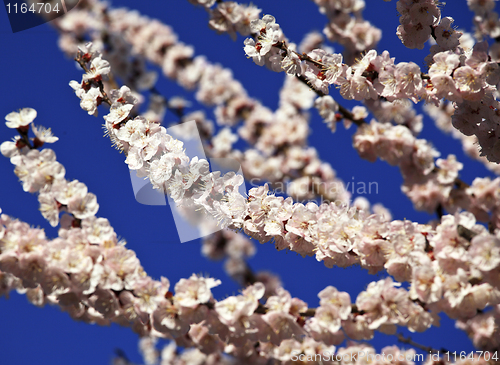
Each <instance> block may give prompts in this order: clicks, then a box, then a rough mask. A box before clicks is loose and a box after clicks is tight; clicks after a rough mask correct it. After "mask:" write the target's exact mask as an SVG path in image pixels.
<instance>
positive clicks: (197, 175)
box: [105, 110, 500, 337]
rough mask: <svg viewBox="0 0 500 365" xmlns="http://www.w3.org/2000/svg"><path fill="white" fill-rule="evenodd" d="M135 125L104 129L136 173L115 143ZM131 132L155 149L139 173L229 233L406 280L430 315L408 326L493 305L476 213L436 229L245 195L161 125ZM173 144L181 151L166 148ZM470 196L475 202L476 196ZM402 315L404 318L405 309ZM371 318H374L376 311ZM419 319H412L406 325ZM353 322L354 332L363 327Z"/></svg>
mask: <svg viewBox="0 0 500 365" xmlns="http://www.w3.org/2000/svg"><path fill="white" fill-rule="evenodd" d="M112 112H113V111H112V110H110V114H111V113H112ZM105 119H106V117H105ZM137 122H139V123H147V121H144V120H143V118H141V117H136V118H135V119H129V117H128V116H127V117H125V118H123V119H122V120H121V121H120V122H119V123H117V124H114V125H112V124H110V123H109V121H107V126H108V133H110V134H114V137H113V139H114V140H115V141H116V143H118V144H119V145H121V146H122V147H123V150H124V151H125V152H126V154H127V163H128V164H129V168H131V169H134V168H137V167H136V165H134V164H131V163H130V162H129V155H128V150H129V149H130V148H133V146H132V145H129V144H128V143H125V142H126V141H124V140H122V139H121V136H122V135H123V134H122V132H121V131H122V130H123V129H125V130H128V128H130V127H128V125H131V126H135V125H136V123H137ZM133 130H134V133H135V132H137V133H139V136H138V138H137V139H138V140H142V141H145V143H144V145H141V146H142V147H141V148H149V147H147V146H148V143H149V141H151V143H152V145H153V147H152V148H153V153H151V154H149V155H148V156H149V157H145V158H143V159H142V160H141V162H140V163H139V165H138V166H140V167H139V168H141V169H144V173H146V174H148V176H149V177H150V180H151V182H152V184H153V186H155V187H156V188H157V189H160V190H162V191H164V192H168V193H170V194H172V197H173V198H174V200H175V201H176V202H178V203H181V202H184V203H185V202H186V201H189V202H190V204H192V203H194V204H195V205H197V206H199V207H202V208H203V209H204V210H205V211H206V212H207V213H208V214H212V215H214V216H215V217H217V218H218V219H219V220H220V222H221V224H223V225H225V226H227V227H230V228H236V229H243V230H244V232H245V233H246V234H248V235H250V236H251V237H253V238H255V239H257V240H258V241H260V242H266V241H269V240H272V241H274V242H275V245H276V247H277V249H285V248H286V249H290V250H293V251H295V252H298V253H300V254H301V255H303V256H305V255H313V254H314V255H316V258H317V259H318V260H321V261H324V262H325V264H326V265H327V266H333V265H336V266H342V267H346V266H350V265H353V264H360V265H361V266H362V267H365V268H367V269H369V270H370V271H371V272H373V273H374V272H377V271H380V270H382V269H386V270H387V272H388V273H389V274H391V275H393V276H394V277H395V278H396V280H398V281H410V282H411V287H410V291H409V293H408V294H406V296H405V297H406V298H411V299H413V300H418V301H419V302H421V303H426V305H427V307H426V308H427V309H424V308H423V307H421V306H416V307H415V306H410V307H409V308H410V309H409V310H410V312H408V313H409V314H406V315H403V318H404V319H405V322H406V323H407V325H408V323H415V325H414V326H413V325H410V328H412V329H415V330H423V329H425V328H427V327H428V326H429V325H430V324H431V323H432V321H433V319H432V318H433V317H432V316H431V313H438V312H440V311H444V312H446V313H447V314H448V315H450V316H452V317H454V318H462V319H464V320H467V319H470V318H473V317H474V316H475V315H476V313H477V310H478V309H479V310H482V309H483V308H485V307H486V306H492V305H493V306H494V305H497V304H498V301H499V299H500V297H499V292H498V286H499V285H498V280H497V278H496V277H497V274H496V273H497V271H498V270H499V267H500V251H498V247H497V246H498V240H499V237H498V236H496V235H492V234H490V233H489V232H488V231H487V230H486V229H485V228H484V227H483V226H481V225H478V224H476V221H475V218H474V215H473V214H472V213H460V214H459V213H457V214H455V216H451V215H447V216H443V218H442V220H441V224H440V225H437V226H434V227H433V226H429V225H418V224H415V223H411V222H408V221H405V222H401V221H393V222H388V221H386V220H384V218H383V217H382V216H378V215H369V214H368V212H366V211H363V210H361V209H359V208H357V207H349V206H348V205H346V204H345V203H340V202H338V203H330V204H322V205H321V206H318V205H316V204H314V203H308V204H306V205H303V204H301V203H293V201H292V199H291V198H287V199H284V198H283V197H277V196H274V195H273V194H269V189H268V187H267V185H265V186H264V187H260V188H254V189H251V190H250V191H249V192H248V198H245V197H243V196H242V195H241V194H240V193H239V191H238V189H237V187H238V186H239V185H240V184H241V183H242V177H241V176H238V175H234V174H231V175H229V176H228V175H225V176H220V174H217V173H213V172H209V171H208V167H207V165H206V162H204V161H203V160H200V161H199V160H198V159H197V158H194V159H192V160H190V159H189V158H187V156H185V154H183V152H182V148H181V142H179V141H176V142H175V143H174V141H173V140H172V137H170V136H169V135H168V134H166V131H165V129H164V128H163V127H156V128H155V127H154V126H149V124H148V127H147V128H136V127H133ZM155 132H156V133H155ZM125 135H128V133H125ZM158 141H159V142H158ZM175 144H179V147H176V148H173V147H171V146H173V145H175ZM380 150H381V151H386V150H389V151H390V149H384V148H380ZM139 155H141V154H139ZM397 157H398V156H394V157H393V158H397ZM135 162H136V160H134V163H135ZM438 163H439V165H441V167H442V170H441V171H447V170H449V171H450V172H449V173H448V174H442V176H441V175H440V177H439V178H440V179H442V180H443V181H445V182H447V183H451V182H453V181H454V179H455V176H456V171H457V170H459V169H457V167H456V164H454V163H453V159H452V158H451V159H448V160H438ZM145 166H146V167H145ZM431 169H432V165H431ZM453 171H455V175H454V173H453ZM495 190H497V189H495ZM483 196H484V195H483ZM217 197H219V199H217ZM476 198H477V199H479V201H481V195H480V194H478V196H477V197H476ZM483 199H484V200H482V202H483V203H482V204H483V205H484V204H486V205H487V204H491V202H492V200H491V199H489V198H487V197H485V198H483ZM494 201H496V199H495V200H494ZM486 208H487V209H491V208H493V207H486ZM462 231H464V232H467V233H464V232H462ZM463 236H465V237H466V238H464V237H463ZM458 242H461V247H459V246H457V243H458ZM457 250H458V251H457ZM459 251H460V252H461V253H460V254H459V253H458V252H459ZM457 254H458V256H457ZM471 282H473V283H474V285H472V284H471ZM457 285H458V286H457ZM457 288H460V289H458V290H457ZM407 300H408V299H407ZM370 303H373V299H370ZM408 303H411V301H410V302H408ZM405 305H407V304H405ZM431 308H432V310H431ZM361 310H363V311H364V310H365V309H361ZM429 310H431V312H428V311H429ZM398 311H399V312H400V313H403V312H402V309H399V310H398ZM319 313H322V311H319ZM377 313H379V316H380V314H381V313H382V312H380V310H378V312H377ZM415 315H416V316H417V317H416V319H412V318H413V316H415ZM379 316H378V317H376V319H375V320H373V322H374V323H375V325H373V326H375V328H378V327H380V326H381V327H382V328H384V327H383V326H382V325H381V323H379V321H380V320H381V318H384V319H383V321H384V322H388V323H384V326H387V325H388V324H394V323H395V322H394V321H395V319H390V317H389V316H382V317H379ZM330 318H331V315H330ZM356 318H357V317H356ZM360 318H362V317H360ZM425 318H427V319H425ZM367 322H368V323H367V327H365V330H366V328H368V329H370V325H369V323H370V322H371V321H367ZM396 323H397V322H396ZM398 324H399V323H398ZM356 325H357V326H358V327H356V328H357V330H362V327H361V328H360V327H359V325H358V324H356ZM422 326H423V327H422ZM330 328H334V327H330ZM344 330H346V329H345V328H344ZM387 330H388V329H387ZM346 331H347V330H346ZM388 331H389V330H388ZM352 336H354V337H356V336H355V335H354V334H353V335H352Z"/></svg>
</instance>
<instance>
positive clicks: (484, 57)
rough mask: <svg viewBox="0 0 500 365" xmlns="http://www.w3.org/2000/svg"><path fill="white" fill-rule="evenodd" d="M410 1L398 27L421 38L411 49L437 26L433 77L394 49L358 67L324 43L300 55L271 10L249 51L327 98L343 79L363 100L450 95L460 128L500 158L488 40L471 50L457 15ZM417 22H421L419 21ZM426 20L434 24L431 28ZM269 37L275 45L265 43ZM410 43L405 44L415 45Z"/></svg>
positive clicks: (255, 26) (495, 76)
mask: <svg viewBox="0 0 500 365" xmlns="http://www.w3.org/2000/svg"><path fill="white" fill-rule="evenodd" d="M402 3H404V2H401V1H400V2H398V4H402ZM408 4H409V5H408V6H409V7H408V8H402V9H401V10H400V12H401V13H402V14H403V16H402V18H401V19H402V22H403V24H404V25H401V26H400V28H401V29H399V28H398V29H399V31H400V37H401V38H403V39H411V40H412V42H416V43H415V44H412V45H410V47H411V46H416V45H420V44H423V42H425V41H427V39H428V38H429V36H430V34H431V32H433V34H434V37H435V40H436V42H437V45H435V46H433V47H431V55H430V56H431V57H430V58H429V59H428V62H429V73H428V75H424V74H423V73H422V71H421V70H420V67H419V66H418V65H417V64H415V63H413V62H400V63H397V64H396V63H395V62H394V58H391V57H390V54H389V53H388V52H387V51H384V52H382V54H377V52H376V51H375V50H370V51H369V52H367V53H366V54H365V55H364V56H363V57H362V58H361V59H360V60H358V61H357V62H356V63H354V64H352V65H348V64H346V63H344V62H343V58H342V55H341V54H335V53H334V54H332V53H329V52H327V51H325V50H323V49H314V50H312V51H310V52H308V53H306V54H304V53H303V54H299V53H297V52H296V51H295V49H294V46H293V44H291V45H288V43H287V41H286V39H285V37H284V35H283V33H282V32H281V29H280V27H279V25H278V24H277V23H276V20H275V18H274V17H273V16H271V15H266V16H265V17H264V18H262V19H259V20H255V21H252V23H251V27H252V31H253V34H261V35H259V36H258V38H257V42H256V41H255V40H254V38H247V39H246V40H245V42H244V43H245V47H244V49H245V52H246V54H247V56H248V57H251V58H252V59H253V61H254V62H255V63H256V64H258V65H261V66H262V65H264V64H265V65H266V66H268V67H269V68H270V69H271V70H273V71H277V72H280V71H282V70H284V71H285V72H286V73H288V74H289V75H293V76H299V77H305V79H306V80H307V82H308V84H309V85H310V86H311V87H312V88H313V89H314V90H316V91H317V92H318V94H319V95H320V96H322V95H324V94H328V89H329V87H330V85H335V86H337V87H339V88H340V94H341V95H342V97H344V98H345V99H354V100H359V101H361V100H365V99H378V98H385V99H387V100H388V101H394V100H396V99H406V98H407V99H410V100H412V101H414V102H417V101H418V100H425V101H427V102H433V103H436V104H437V103H438V102H439V100H440V99H441V98H445V99H447V100H450V101H452V102H455V103H456V108H457V110H456V112H455V114H454V116H453V125H454V126H455V128H457V129H459V130H460V131H461V132H462V133H464V134H466V135H471V134H474V135H476V136H477V138H478V141H479V144H480V145H481V148H482V150H481V155H485V156H486V157H487V158H488V160H490V161H493V162H497V163H498V162H500V156H498V151H499V150H500V149H499V148H498V146H497V143H498V142H497V141H498V138H497V137H495V136H498V134H499V133H500V132H499V130H498V125H499V123H498V118H499V116H498V104H497V103H498V102H497V101H496V100H494V95H495V92H496V86H497V84H498V83H499V81H500V69H499V67H498V64H497V63H496V62H494V61H492V60H491V58H490V57H489V56H488V44H487V43H486V42H481V43H477V44H476V45H475V46H474V48H473V50H472V51H469V52H466V51H465V50H464V49H463V48H462V47H461V45H460V36H461V33H459V32H457V31H455V30H453V28H452V21H453V19H451V18H449V17H447V18H443V19H440V13H439V11H438V8H437V7H436V5H435V3H434V1H429V2H419V3H413V2H410V3H408ZM414 13H415V14H414ZM411 14H413V15H411ZM417 15H418V16H417ZM436 19H437V20H436ZM413 21H415V22H416V21H419V22H418V23H416V24H413V23H412V22H413ZM436 21H438V22H437V23H436ZM422 22H423V23H422ZM424 23H425V24H427V23H430V24H428V26H427V27H426V26H424ZM434 23H436V24H434ZM432 24H434V25H432ZM268 29H273V31H272V32H270V33H272V38H269V37H270V36H268V35H267V30H268ZM262 34H264V36H263V35H262ZM262 42H265V43H266V45H267V46H266V47H262V46H261V45H260V44H262ZM269 43H271V45H272V47H271V48H270V47H269ZM407 43H408V42H405V45H407V46H408V44H407ZM419 48H420V47H419Z"/></svg>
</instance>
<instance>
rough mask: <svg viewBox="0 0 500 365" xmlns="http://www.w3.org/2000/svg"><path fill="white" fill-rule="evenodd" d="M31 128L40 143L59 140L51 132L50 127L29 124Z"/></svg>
mask: <svg viewBox="0 0 500 365" xmlns="http://www.w3.org/2000/svg"><path fill="white" fill-rule="evenodd" d="M31 128H32V129H33V133H34V134H35V136H36V138H37V139H38V140H39V141H40V142H42V143H54V142H57V141H58V140H59V138H57V137H56V136H54V135H53V134H52V130H51V129H50V128H45V127H42V126H38V127H35V125H34V124H32V125H31Z"/></svg>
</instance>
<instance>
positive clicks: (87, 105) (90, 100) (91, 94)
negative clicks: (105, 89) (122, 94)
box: [76, 87, 102, 117]
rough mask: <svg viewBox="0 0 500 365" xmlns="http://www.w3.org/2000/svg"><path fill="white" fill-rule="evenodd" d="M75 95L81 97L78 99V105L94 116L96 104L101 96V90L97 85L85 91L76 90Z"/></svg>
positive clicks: (95, 114)
mask: <svg viewBox="0 0 500 365" xmlns="http://www.w3.org/2000/svg"><path fill="white" fill-rule="evenodd" d="M82 90H83V89H82ZM78 94H80V95H78ZM76 95H77V96H78V97H80V98H81V99H82V100H81V101H80V107H81V108H82V109H83V110H86V111H87V112H88V113H89V115H93V116H95V117H96V116H97V105H98V104H99V103H100V100H101V97H102V95H101V91H100V90H99V89H98V88H97V87H92V88H90V90H89V91H88V92H86V93H80V92H78V91H77V92H76Z"/></svg>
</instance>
